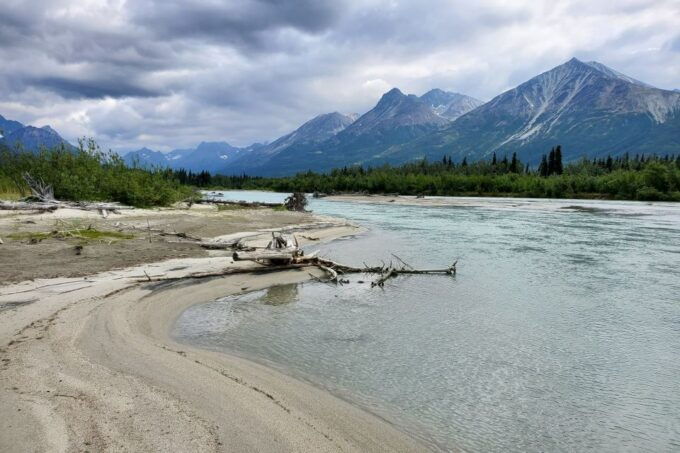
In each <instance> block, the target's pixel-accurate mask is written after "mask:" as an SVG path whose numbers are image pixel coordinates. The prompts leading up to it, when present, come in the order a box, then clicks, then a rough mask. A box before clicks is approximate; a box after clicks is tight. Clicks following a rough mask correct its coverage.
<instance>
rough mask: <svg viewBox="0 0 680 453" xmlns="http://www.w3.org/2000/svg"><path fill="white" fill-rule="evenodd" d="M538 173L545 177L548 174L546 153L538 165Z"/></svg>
mask: <svg viewBox="0 0 680 453" xmlns="http://www.w3.org/2000/svg"><path fill="white" fill-rule="evenodd" d="M538 174H539V175H541V176H542V177H544V178H545V177H547V176H548V159H547V158H546V156H545V154H544V155H543V158H542V159H541V163H540V165H539V166H538Z"/></svg>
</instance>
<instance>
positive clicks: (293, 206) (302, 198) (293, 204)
mask: <svg viewBox="0 0 680 453" xmlns="http://www.w3.org/2000/svg"><path fill="white" fill-rule="evenodd" d="M307 203H308V202H307V195H305V194H304V193H303V192H293V193H292V194H291V195H290V196H288V198H286V200H285V201H284V202H283V204H284V205H285V206H286V209H287V210H289V211H300V212H304V211H305V210H306V209H305V208H306V207H307Z"/></svg>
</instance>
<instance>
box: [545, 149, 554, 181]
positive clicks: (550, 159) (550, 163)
mask: <svg viewBox="0 0 680 453" xmlns="http://www.w3.org/2000/svg"><path fill="white" fill-rule="evenodd" d="M547 171H548V174H547V176H550V175H552V174H554V173H555V148H551V149H550V154H548V169H547Z"/></svg>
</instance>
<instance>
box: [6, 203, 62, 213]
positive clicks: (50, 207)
mask: <svg viewBox="0 0 680 453" xmlns="http://www.w3.org/2000/svg"><path fill="white" fill-rule="evenodd" d="M57 209H59V205H57V204H54V203H43V202H40V203H30V202H25V201H16V202H7V201H0V211H56V210H57Z"/></svg>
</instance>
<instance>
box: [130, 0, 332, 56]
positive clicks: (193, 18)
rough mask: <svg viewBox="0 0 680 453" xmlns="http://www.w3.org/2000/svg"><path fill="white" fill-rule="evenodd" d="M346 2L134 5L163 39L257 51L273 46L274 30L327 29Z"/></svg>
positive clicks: (138, 19) (137, 16) (175, 0)
mask: <svg viewBox="0 0 680 453" xmlns="http://www.w3.org/2000/svg"><path fill="white" fill-rule="evenodd" d="M343 3H344V2H342V1H329V2H326V1H318V0H297V1H283V0H237V1H231V2H204V1H196V0H194V1H180V0H152V1H148V2H140V3H136V4H135V5H134V6H132V8H133V10H132V17H133V20H134V21H135V23H137V24H139V25H141V26H144V27H146V28H147V29H149V30H150V31H151V32H153V33H154V34H155V35H156V36H157V37H159V38H162V39H171V40H179V39H186V38H192V39H203V40H207V41H210V42H224V43H226V44H229V45H233V46H236V47H241V48H245V49H248V50H251V51H252V50H264V49H271V48H272V44H273V42H272V41H273V40H272V33H274V32H276V31H278V30H281V29H286V28H290V29H295V30H298V31H300V32H303V33H311V34H317V33H321V32H323V31H325V30H326V29H327V28H328V27H330V26H331V25H333V24H334V23H335V22H336V21H337V20H338V18H339V17H340V15H341V13H342V11H343Z"/></svg>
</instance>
